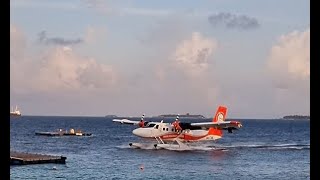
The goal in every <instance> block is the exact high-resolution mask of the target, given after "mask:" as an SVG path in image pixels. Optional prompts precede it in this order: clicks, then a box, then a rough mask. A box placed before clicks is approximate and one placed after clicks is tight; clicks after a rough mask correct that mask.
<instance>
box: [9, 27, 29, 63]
mask: <svg viewBox="0 0 320 180" xmlns="http://www.w3.org/2000/svg"><path fill="white" fill-rule="evenodd" d="M26 45H27V44H26V38H25V35H24V33H23V32H22V31H21V30H20V29H19V28H18V27H17V26H15V25H13V24H10V57H11V58H13V59H18V58H19V57H21V56H23V54H24V51H25V49H26Z"/></svg>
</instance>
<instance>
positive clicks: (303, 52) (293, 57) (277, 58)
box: [267, 28, 310, 88]
mask: <svg viewBox="0 0 320 180" xmlns="http://www.w3.org/2000/svg"><path fill="white" fill-rule="evenodd" d="M267 68H268V70H269V71H270V72H271V74H272V77H273V80H274V83H275V85H276V87H278V88H289V87H292V86H299V82H300V83H302V82H303V81H309V80H310V28H307V29H306V30H305V31H303V32H298V31H293V32H291V33H288V34H286V35H282V36H281V37H280V38H279V39H278V42H277V44H275V45H274V46H273V47H272V48H271V52H270V56H269V58H268V60H267ZM298 81H299V82H298Z"/></svg>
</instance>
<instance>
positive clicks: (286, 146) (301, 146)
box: [219, 144, 310, 150]
mask: <svg viewBox="0 0 320 180" xmlns="http://www.w3.org/2000/svg"><path fill="white" fill-rule="evenodd" d="M219 147H222V148H257V149H297V150H302V149H310V144H272V145H261V144H247V145H231V146H219Z"/></svg>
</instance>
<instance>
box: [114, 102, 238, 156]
mask: <svg viewBox="0 0 320 180" xmlns="http://www.w3.org/2000/svg"><path fill="white" fill-rule="evenodd" d="M226 115H227V107H226V106H219V107H218V109H217V111H216V114H215V115H214V117H213V119H212V121H209V122H194V123H187V122H180V121H179V115H178V116H177V118H176V120H175V121H174V122H173V123H165V122H163V120H161V122H148V121H145V120H144V116H145V114H143V115H142V117H141V120H140V121H133V120H129V119H113V122H117V123H121V124H131V125H138V126H139V127H138V128H136V129H134V130H133V131H132V134H134V135H136V136H138V137H141V138H144V139H149V140H150V139H151V140H152V139H153V140H154V142H155V143H154V144H152V146H153V148H155V149H168V150H196V149H197V147H196V146H190V144H191V143H194V142H203V141H216V140H218V139H220V138H222V135H223V131H224V130H226V131H227V132H228V133H233V130H238V129H240V128H241V127H242V124H241V122H239V121H234V120H232V121H226V120H225V119H226ZM129 145H130V146H131V147H134V148H147V147H150V144H149V145H146V144H142V143H129Z"/></svg>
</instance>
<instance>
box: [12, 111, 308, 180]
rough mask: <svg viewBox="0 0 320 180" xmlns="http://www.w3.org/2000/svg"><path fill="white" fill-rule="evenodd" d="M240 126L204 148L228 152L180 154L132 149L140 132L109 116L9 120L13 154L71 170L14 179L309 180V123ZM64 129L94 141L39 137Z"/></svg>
mask: <svg viewBox="0 0 320 180" xmlns="http://www.w3.org/2000/svg"><path fill="white" fill-rule="evenodd" d="M146 120H147V121H160V119H159V118H146ZM165 121H168V122H172V121H173V119H172V120H171V119H166V120H165ZM181 121H183V122H200V121H201V122H202V121H211V119H205V120H203V119H202V120H199V119H198V120H197V119H194V120H191V119H185V120H184V119H181ZM239 121H241V122H242V124H243V128H241V129H240V130H238V131H234V133H227V132H225V133H224V135H223V137H222V138H221V139H219V140H218V141H216V142H208V143H204V144H199V146H218V147H222V148H224V149H225V150H210V151H206V150H197V151H182V152H180V151H170V150H154V149H133V148H130V147H129V145H128V144H129V143H130V142H143V141H142V140H141V139H140V138H139V137H136V136H134V135H133V134H132V133H131V132H132V130H133V129H134V128H135V127H134V126H132V125H123V124H117V123H114V122H112V119H110V118H106V117H45V116H22V117H19V118H11V120H10V149H11V150H14V151H22V152H30V153H42V154H49V155H59V156H60V155H62V156H66V157H67V159H66V164H36V165H24V166H10V179H41V180H42V179H72V180H73V179H90V180H91V179H114V180H116V179H155V180H159V179H170V180H172V179H181V180H182V179H183V180H188V179H208V180H209V179H210V180H211V179H224V180H225V179H282V180H284V179H290V180H295V179H297V180H301V179H310V121H308V120H280V119H272V120H271V119H256V120H255V119H249V120H245V119H242V120H239ZM59 128H63V129H70V128H74V129H81V130H83V131H84V132H88V133H92V134H93V135H92V136H88V137H74V136H63V137H47V136H36V135H35V132H36V131H54V130H56V129H59ZM142 166H143V167H144V168H143V169H142V170H141V169H140V167H142ZM54 167H55V169H56V170H54Z"/></svg>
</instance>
